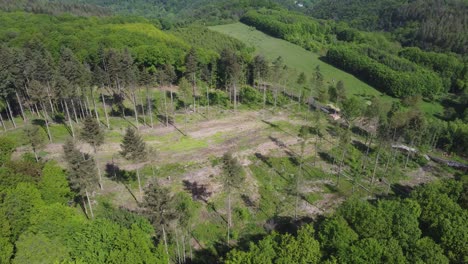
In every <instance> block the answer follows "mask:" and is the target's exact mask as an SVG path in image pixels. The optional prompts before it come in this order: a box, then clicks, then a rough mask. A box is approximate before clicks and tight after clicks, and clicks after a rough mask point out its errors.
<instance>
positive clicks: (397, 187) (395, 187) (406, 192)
mask: <svg viewBox="0 0 468 264" xmlns="http://www.w3.org/2000/svg"><path fill="white" fill-rule="evenodd" d="M390 188H391V190H392V191H393V193H394V194H395V196H397V197H401V198H408V197H409V196H410V194H411V192H412V191H413V190H414V188H413V187H411V186H408V185H401V184H399V183H396V184H392V185H391V187H390Z"/></svg>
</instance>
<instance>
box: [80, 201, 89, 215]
mask: <svg viewBox="0 0 468 264" xmlns="http://www.w3.org/2000/svg"><path fill="white" fill-rule="evenodd" d="M81 204H82V205H83V209H84V211H85V214H86V216H88V207H86V202H85V200H84V199H83V198H81ZM88 217H89V216H88Z"/></svg>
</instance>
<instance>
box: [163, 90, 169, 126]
mask: <svg viewBox="0 0 468 264" xmlns="http://www.w3.org/2000/svg"><path fill="white" fill-rule="evenodd" d="M164 108H165V111H166V114H165V116H166V126H169V113H168V112H167V102H166V92H164Z"/></svg>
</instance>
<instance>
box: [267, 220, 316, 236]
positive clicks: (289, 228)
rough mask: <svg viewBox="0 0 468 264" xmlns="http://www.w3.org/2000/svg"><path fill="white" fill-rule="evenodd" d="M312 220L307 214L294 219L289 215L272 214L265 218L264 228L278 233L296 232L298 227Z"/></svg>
mask: <svg viewBox="0 0 468 264" xmlns="http://www.w3.org/2000/svg"><path fill="white" fill-rule="evenodd" d="M312 222H313V219H312V218H310V217H307V216H306V217H301V218H298V219H294V218H293V217H291V216H274V217H272V218H270V219H268V220H267V222H266V223H265V226H264V228H265V230H266V231H267V232H271V231H275V232H278V233H280V234H286V233H288V234H297V231H298V230H299V227H301V226H302V225H304V224H310V223H312Z"/></svg>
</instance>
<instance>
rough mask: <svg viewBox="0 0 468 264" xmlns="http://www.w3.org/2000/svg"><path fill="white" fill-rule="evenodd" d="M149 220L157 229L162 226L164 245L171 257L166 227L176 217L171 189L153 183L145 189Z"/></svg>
mask: <svg viewBox="0 0 468 264" xmlns="http://www.w3.org/2000/svg"><path fill="white" fill-rule="evenodd" d="M142 206H143V208H144V209H145V214H146V215H147V217H148V219H149V221H150V222H151V224H152V225H153V226H154V228H155V229H156V230H158V229H159V228H161V230H162V234H161V235H162V238H163V241H164V247H165V251H166V254H167V257H168V259H169V250H168V245H167V236H166V229H167V227H168V226H169V223H170V221H172V220H173V219H175V211H174V206H173V197H172V195H171V194H170V192H169V189H167V188H165V187H162V186H160V185H158V184H157V183H153V184H150V185H148V187H147V188H146V189H145V197H144V199H143V203H142Z"/></svg>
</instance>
